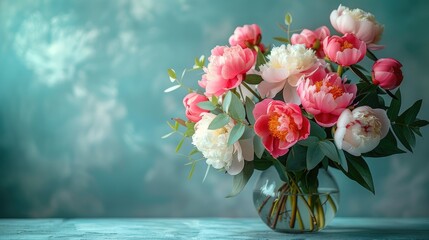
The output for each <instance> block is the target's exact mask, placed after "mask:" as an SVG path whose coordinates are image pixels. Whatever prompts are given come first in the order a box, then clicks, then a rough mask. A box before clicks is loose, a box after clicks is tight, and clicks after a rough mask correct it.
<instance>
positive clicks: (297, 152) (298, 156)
mask: <svg viewBox="0 0 429 240" xmlns="http://www.w3.org/2000/svg"><path fill="white" fill-rule="evenodd" d="M306 155H307V148H306V147H304V146H301V145H298V144H296V145H294V146H293V147H292V148H290V149H289V153H288V157H287V161H286V170H287V171H293V172H297V171H301V170H305V168H306V166H307V165H306V163H307V162H306Z"/></svg>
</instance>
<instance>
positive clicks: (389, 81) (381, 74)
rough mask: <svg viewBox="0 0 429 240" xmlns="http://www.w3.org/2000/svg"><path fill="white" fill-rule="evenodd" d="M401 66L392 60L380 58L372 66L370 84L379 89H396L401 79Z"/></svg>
mask: <svg viewBox="0 0 429 240" xmlns="http://www.w3.org/2000/svg"><path fill="white" fill-rule="evenodd" d="M401 67H402V64H401V63H400V62H398V61H397V60H395V59H393V58H381V59H379V60H377V61H376V62H375V63H374V66H372V82H373V83H374V84H375V85H380V87H382V88H384V89H387V90H392V89H394V88H396V87H398V86H399V85H400V84H401V82H402V79H403V78H404V77H403V76H402V71H401Z"/></svg>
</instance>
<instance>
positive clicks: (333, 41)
mask: <svg viewBox="0 0 429 240" xmlns="http://www.w3.org/2000/svg"><path fill="white" fill-rule="evenodd" d="M323 50H324V51H325V54H326V56H327V57H328V58H329V59H330V60H331V61H333V62H336V63H338V64H339V65H341V66H350V65H353V64H356V63H358V62H359V61H361V60H362V59H363V58H364V57H365V54H366V44H365V42H363V41H361V40H359V39H358V38H357V37H356V36H355V35H353V34H352V33H346V34H345V35H344V36H343V37H339V36H332V37H327V38H325V40H323Z"/></svg>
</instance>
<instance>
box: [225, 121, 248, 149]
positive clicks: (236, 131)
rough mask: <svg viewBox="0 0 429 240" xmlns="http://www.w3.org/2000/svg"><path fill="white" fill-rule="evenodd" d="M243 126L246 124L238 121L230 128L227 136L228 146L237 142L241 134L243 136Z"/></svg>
mask: <svg viewBox="0 0 429 240" xmlns="http://www.w3.org/2000/svg"><path fill="white" fill-rule="evenodd" d="M245 128H246V126H244V124H242V123H238V124H236V125H235V126H234V127H233V128H232V129H231V132H230V133H229V138H228V145H229V146H231V145H232V144H234V143H235V142H237V141H238V139H240V138H241V136H243V133H244V130H245Z"/></svg>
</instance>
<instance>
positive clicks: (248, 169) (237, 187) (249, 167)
mask: <svg viewBox="0 0 429 240" xmlns="http://www.w3.org/2000/svg"><path fill="white" fill-rule="evenodd" d="M253 171H254V166H253V162H251V161H245V162H244V168H243V170H242V171H241V172H240V173H239V174H237V175H234V178H233V180H232V191H231V193H230V194H229V195H228V196H226V197H227V198H230V197H234V196H236V195H237V194H239V193H240V192H241V191H242V190H243V189H244V187H245V186H246V184H247V182H248V181H249V179H250V177H251V176H252V174H253Z"/></svg>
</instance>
